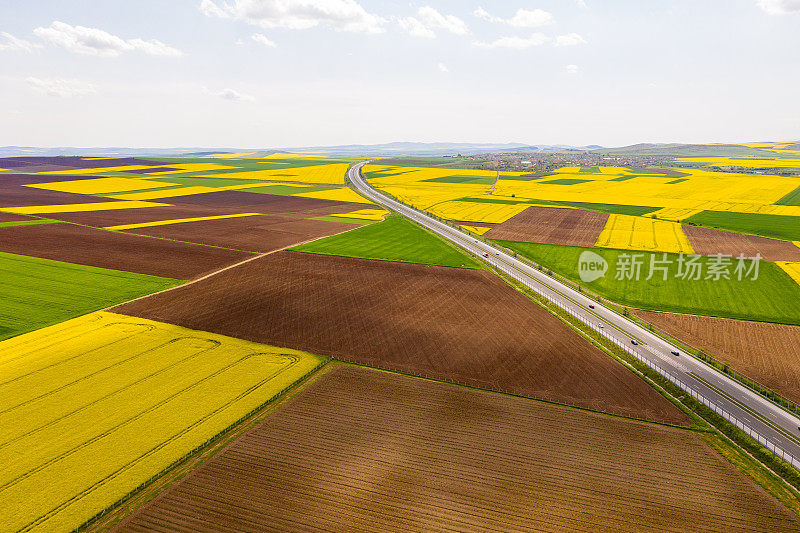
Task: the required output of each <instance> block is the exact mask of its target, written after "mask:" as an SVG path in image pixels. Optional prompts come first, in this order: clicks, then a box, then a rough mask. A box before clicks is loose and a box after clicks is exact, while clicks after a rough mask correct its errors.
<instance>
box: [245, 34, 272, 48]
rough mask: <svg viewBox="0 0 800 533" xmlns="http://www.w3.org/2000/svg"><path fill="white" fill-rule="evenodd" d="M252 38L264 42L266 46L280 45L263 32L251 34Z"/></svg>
mask: <svg viewBox="0 0 800 533" xmlns="http://www.w3.org/2000/svg"><path fill="white" fill-rule="evenodd" d="M250 38H251V39H253V40H254V41H255V42H257V43H259V44H263V45H264V46H269V47H270V48H276V47H277V46H278V45H277V44H275V41H272V40H270V39H268V38H267V36H266V35H264V34H263V33H254V34H253V35H251V36H250Z"/></svg>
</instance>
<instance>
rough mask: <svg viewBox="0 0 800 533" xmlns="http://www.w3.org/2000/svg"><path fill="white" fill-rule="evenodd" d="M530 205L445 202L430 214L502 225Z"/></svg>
mask: <svg viewBox="0 0 800 533" xmlns="http://www.w3.org/2000/svg"><path fill="white" fill-rule="evenodd" d="M528 207H530V206H529V205H528V204H493V203H484V202H480V203H479V202H458V201H452V202H443V203H441V204H436V205H435V206H433V207H431V208H429V209H428V212H430V213H432V214H434V215H436V216H438V217H440V218H446V219H448V220H460V221H463V222H488V223H493V224H500V223H503V222H505V221H506V220H508V219H509V218H511V217H513V216H515V215H518V214H520V213H522V212H523V211H525V210H526V209H527V208H528Z"/></svg>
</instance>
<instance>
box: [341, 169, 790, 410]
mask: <svg viewBox="0 0 800 533" xmlns="http://www.w3.org/2000/svg"><path fill="white" fill-rule="evenodd" d="M346 181H347V182H349V181H350V179H349V178H346ZM364 181H365V182H366V178H364ZM367 185H368V186H370V187H371V185H369V183H368V182H367ZM371 188H372V189H373V190H374V191H375V192H376V193H378V194H381V195H383V196H386V197H388V198H391V199H393V200H395V201H396V202H400V203H401V204H403V205H404V206H406V207H409V208H411V209H413V210H414V211H417V212H419V213H422V214H424V215H426V216H429V217H431V218H433V219H434V220H436V221H438V222H441V223H443V224H446V225H447V226H449V227H451V228H453V229H455V230H458V231H460V232H461V233H464V234H466V235H469V236H470V237H471V238H474V239H480V241H481V242H483V243H488V244H491V245H492V246H494V247H496V248H499V249H501V250H503V251H504V252H505V253H506V254H508V255H510V256H512V257H514V258H515V259H517V260H518V261H521V262H523V263H526V264H528V265H529V266H532V267H533V268H536V269H538V270H541V271H546V273H547V275H548V276H550V277H552V278H555V279H557V280H558V281H559V282H561V283H563V284H564V285H567V286H568V287H570V288H572V289H573V290H575V291H577V292H580V293H582V294H585V295H586V296H588V297H590V298H593V299H595V300H597V301H598V302H603V304H604V306H605V307H606V308H607V309H608V310H610V311H611V312H613V313H616V314H617V315H619V316H621V317H623V318H626V319H628V320H630V321H631V322H633V323H635V324H637V325H638V326H640V327H642V328H644V329H647V330H648V331H649V332H651V333H653V334H654V335H656V336H657V337H660V338H661V339H662V340H663V341H665V342H668V343H670V344H675V345H677V346H680V347H681V348H682V349H683V351H684V352H686V354H687V355H689V356H690V357H693V358H694V359H697V360H698V361H702V362H703V363H705V364H706V365H708V366H710V367H712V368H714V369H715V370H717V371H719V372H723V373H724V374H725V375H727V376H728V377H730V378H731V379H733V380H734V381H736V382H737V383H739V384H740V385H742V386H744V387H746V388H748V389H750V390H751V391H753V392H755V393H757V394H759V395H761V396H762V397H763V398H765V399H767V400H769V401H770V402H772V403H773V404H775V405H776V406H778V407H780V408H781V409H783V410H785V411H786V412H788V413H790V414H792V415H795V416H797V415H800V406H798V405H797V404H796V403H794V402H793V401H792V400H790V399H788V398H786V397H785V396H782V395H781V394H780V393H778V392H776V391H775V390H774V389H772V388H771V387H768V386H766V385H763V384H761V383H759V382H758V381H756V380H754V379H752V378H749V377H747V376H745V375H743V374H741V373H739V372H737V371H736V369H734V368H731V366H730V365H729V364H727V363H724V362H720V361H718V360H717V359H716V358H715V357H713V356H711V355H708V354H706V355H700V354H701V353H704V352H703V351H702V350H700V349H698V348H695V347H693V346H691V345H689V344H687V343H685V342H683V341H681V340H680V339H676V338H675V337H673V336H671V335H669V334H667V333H665V332H663V331H661V330H658V329H656V328H653V327H652V324H649V323H647V322H646V321H644V320H642V319H640V318H639V317H637V316H635V315H633V314H625V313H623V312H620V311H619V309H618V308H620V307H621V308H624V306H621V305H619V304H616V303H614V302H613V301H611V300H608V299H607V298H605V297H603V296H601V295H599V294H597V293H595V292H592V291H590V290H587V289H586V288H585V287H584V286H582V285H580V284H579V283H575V282H574V281H572V280H571V279H569V278H566V277H564V276H562V275H561V274H559V273H557V272H553V271H552V270H551V269H550V268H547V267H545V266H543V265H540V264H538V263H536V262H535V261H531V260H530V259H528V258H527V257H524V256H521V255H519V254H518V253H517V252H515V251H514V250H510V249H508V248H506V247H505V246H503V245H501V244H498V243H496V242H493V241H492V242H490V243H489V242H488V240H487V239H486V238H485V237H483V236H481V235H476V234H474V233H472V232H470V231H469V230H466V229H464V228H462V227H461V226H459V225H457V224H453V223H452V222H451V221H449V220H446V219H443V218H440V217H438V216H436V215H434V214H432V213H429V212H428V211H425V210H423V209H418V208H416V207H414V206H413V205H410V204H407V203H405V202H403V201H402V200H400V199H399V198H397V197H396V196H394V195H392V194H390V193H387V192H386V191H381V190H378V189H375V188H374V187H371Z"/></svg>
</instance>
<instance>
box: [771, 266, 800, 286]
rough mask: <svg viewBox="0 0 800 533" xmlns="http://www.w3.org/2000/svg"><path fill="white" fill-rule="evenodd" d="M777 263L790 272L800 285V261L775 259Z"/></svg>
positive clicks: (791, 276) (790, 275)
mask: <svg viewBox="0 0 800 533" xmlns="http://www.w3.org/2000/svg"><path fill="white" fill-rule="evenodd" d="M775 264H776V265H778V266H779V267H780V268H781V269H782V270H783V271H784V272H786V273H787V274H789V277H790V278H792V279H793V280H794V281H795V282H797V284H798V285H800V263H798V262H790V261H775Z"/></svg>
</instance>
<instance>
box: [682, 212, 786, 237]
mask: <svg viewBox="0 0 800 533" xmlns="http://www.w3.org/2000/svg"><path fill="white" fill-rule="evenodd" d="M682 222H683V223H684V224H695V225H697V226H706V227H709V228H718V229H724V230H728V231H735V232H737V233H750V234H752V235H761V236H764V237H772V238H773V239H782V240H785V241H798V240H800V217H791V216H786V215H762V214H760V213H731V212H728V211H703V212H700V213H698V214H696V215H694V216H691V217H689V218H687V219H686V220H683V221H682Z"/></svg>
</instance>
